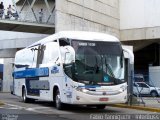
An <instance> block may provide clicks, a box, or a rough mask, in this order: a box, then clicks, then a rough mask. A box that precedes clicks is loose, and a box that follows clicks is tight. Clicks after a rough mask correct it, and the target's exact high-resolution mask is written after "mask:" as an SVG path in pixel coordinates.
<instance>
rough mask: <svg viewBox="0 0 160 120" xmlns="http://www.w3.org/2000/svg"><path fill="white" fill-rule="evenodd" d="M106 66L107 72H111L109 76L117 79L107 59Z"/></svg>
mask: <svg viewBox="0 0 160 120" xmlns="http://www.w3.org/2000/svg"><path fill="white" fill-rule="evenodd" d="M105 66H106V72H109V75H111V77H113V78H115V75H114V73H113V71H112V68H111V65H110V64H109V63H107V62H106V57H105Z"/></svg>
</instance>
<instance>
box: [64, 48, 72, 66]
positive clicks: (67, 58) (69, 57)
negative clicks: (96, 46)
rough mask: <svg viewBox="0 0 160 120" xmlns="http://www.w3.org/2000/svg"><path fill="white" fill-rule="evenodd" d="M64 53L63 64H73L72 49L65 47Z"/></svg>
mask: <svg viewBox="0 0 160 120" xmlns="http://www.w3.org/2000/svg"><path fill="white" fill-rule="evenodd" d="M65 48H66V50H67V51H66V52H65V57H64V58H65V59H64V63H65V64H70V63H73V62H75V51H74V49H73V47H71V46H66V47H65Z"/></svg>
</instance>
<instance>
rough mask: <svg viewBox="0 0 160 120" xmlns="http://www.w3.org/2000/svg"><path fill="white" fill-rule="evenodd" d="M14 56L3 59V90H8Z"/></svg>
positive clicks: (11, 80)
mask: <svg viewBox="0 0 160 120" xmlns="http://www.w3.org/2000/svg"><path fill="white" fill-rule="evenodd" d="M13 62H14V58H5V59H4V69H3V89H2V91H3V92H10V85H11V84H12V82H13V78H12V72H13V64H12V63H13Z"/></svg>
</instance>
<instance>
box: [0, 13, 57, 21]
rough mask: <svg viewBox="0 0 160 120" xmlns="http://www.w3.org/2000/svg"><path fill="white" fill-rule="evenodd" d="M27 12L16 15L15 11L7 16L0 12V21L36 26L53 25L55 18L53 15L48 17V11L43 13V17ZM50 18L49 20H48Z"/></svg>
mask: <svg viewBox="0 0 160 120" xmlns="http://www.w3.org/2000/svg"><path fill="white" fill-rule="evenodd" d="M34 13H35V14H33V12H27V11H22V12H21V13H18V12H16V11H14V12H12V13H11V14H7V11H6V10H0V19H3V20H12V21H13V20H14V21H19V22H31V23H37V24H54V23H55V18H54V17H55V16H54V13H53V14H52V15H50V14H49V13H48V11H43V15H42V16H40V14H39V11H34ZM49 18H50V19H49Z"/></svg>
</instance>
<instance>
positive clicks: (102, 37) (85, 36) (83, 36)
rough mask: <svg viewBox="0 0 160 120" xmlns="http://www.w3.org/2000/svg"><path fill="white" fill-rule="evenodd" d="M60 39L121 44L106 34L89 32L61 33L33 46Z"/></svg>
mask: <svg viewBox="0 0 160 120" xmlns="http://www.w3.org/2000/svg"><path fill="white" fill-rule="evenodd" d="M59 38H70V39H77V40H87V41H88V40H91V41H108V42H119V40H118V39H117V38H116V37H114V36H111V35H109V34H105V33H99V32H88V31H61V32H58V33H55V34H53V35H50V36H48V37H46V38H44V39H42V40H40V41H38V42H36V43H33V44H32V45H31V46H29V47H32V46H36V45H39V44H44V43H47V42H50V41H53V40H56V39H59Z"/></svg>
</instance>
